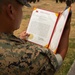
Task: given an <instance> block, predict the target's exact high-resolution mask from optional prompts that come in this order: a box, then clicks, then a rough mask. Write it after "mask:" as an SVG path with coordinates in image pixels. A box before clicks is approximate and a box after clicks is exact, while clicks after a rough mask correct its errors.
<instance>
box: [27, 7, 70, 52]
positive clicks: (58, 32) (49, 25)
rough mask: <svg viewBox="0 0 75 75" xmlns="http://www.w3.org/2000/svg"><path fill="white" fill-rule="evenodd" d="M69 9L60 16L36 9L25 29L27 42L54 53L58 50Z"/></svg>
mask: <svg viewBox="0 0 75 75" xmlns="http://www.w3.org/2000/svg"><path fill="white" fill-rule="evenodd" d="M70 9H71V8H70V7H69V8H67V9H66V10H64V11H63V13H62V14H60V13H55V12H50V11H46V10H42V9H38V8H36V9H35V10H33V12H32V16H31V19H30V22H29V25H28V28H27V33H28V34H30V36H29V38H28V41H31V42H34V43H36V44H38V45H41V46H44V47H46V48H49V49H50V50H52V51H53V52H54V53H56V50H57V48H58V45H59V42H60V39H61V36H62V33H63V30H64V27H65V24H66V21H67V18H68V15H69V12H70Z"/></svg>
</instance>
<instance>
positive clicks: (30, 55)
mask: <svg viewBox="0 0 75 75" xmlns="http://www.w3.org/2000/svg"><path fill="white" fill-rule="evenodd" d="M11 45H12V44H11ZM11 45H10V44H5V45H2V47H0V49H1V50H0V75H53V73H54V72H55V71H56V68H57V67H58V63H57V60H56V58H55V55H54V54H53V53H52V52H51V51H50V50H47V49H46V48H43V47H41V46H38V45H35V44H33V43H30V42H26V43H25V44H14V45H13V47H12V46H11Z"/></svg>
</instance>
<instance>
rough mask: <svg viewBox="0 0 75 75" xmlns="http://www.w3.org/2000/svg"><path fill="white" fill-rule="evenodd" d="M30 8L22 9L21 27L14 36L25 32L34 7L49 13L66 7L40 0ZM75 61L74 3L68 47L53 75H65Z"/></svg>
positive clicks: (74, 5) (47, 0) (52, 1)
mask: <svg viewBox="0 0 75 75" xmlns="http://www.w3.org/2000/svg"><path fill="white" fill-rule="evenodd" d="M31 5H32V7H31V8H27V7H23V19H22V23H21V27H20V29H19V30H17V31H15V32H14V34H15V35H16V36H19V34H20V33H21V32H22V31H24V30H26V28H27V26H28V23H29V19H30V15H31V12H32V11H33V8H34V7H37V8H42V9H45V10H49V11H54V12H58V11H63V10H64V9H65V7H66V4H65V3H64V2H63V3H56V2H55V0H41V1H40V2H39V3H35V4H33V3H32V4H31ZM74 60H75V3H73V4H72V19H71V31H70V38H69V47H68V52H67V55H66V58H65V60H64V62H63V64H62V66H61V67H60V69H59V70H58V72H57V73H56V74H55V75H67V72H68V70H69V69H70V67H71V65H72V63H73V61H74Z"/></svg>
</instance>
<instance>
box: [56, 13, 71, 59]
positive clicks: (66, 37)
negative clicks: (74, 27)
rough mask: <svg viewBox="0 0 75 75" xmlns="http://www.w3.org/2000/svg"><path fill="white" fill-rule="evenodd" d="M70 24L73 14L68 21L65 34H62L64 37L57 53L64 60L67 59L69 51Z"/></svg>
mask: <svg viewBox="0 0 75 75" xmlns="http://www.w3.org/2000/svg"><path fill="white" fill-rule="evenodd" d="M70 22H71V13H70V14H69V17H68V19H67V22H66V26H65V29H64V31H63V34H62V37H61V40H60V43H59V46H58V49H57V53H58V54H60V55H61V56H62V58H63V59H64V58H65V55H66V53H67V50H68V43H69V33H70Z"/></svg>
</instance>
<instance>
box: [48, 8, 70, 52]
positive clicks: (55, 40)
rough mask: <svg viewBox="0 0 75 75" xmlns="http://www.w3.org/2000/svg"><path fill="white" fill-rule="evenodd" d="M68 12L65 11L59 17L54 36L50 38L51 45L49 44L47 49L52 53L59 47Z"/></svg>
mask: <svg viewBox="0 0 75 75" xmlns="http://www.w3.org/2000/svg"><path fill="white" fill-rule="evenodd" d="M69 12H70V8H68V9H66V10H65V11H64V12H63V13H62V15H61V17H60V18H59V21H58V23H57V26H56V29H55V32H54V35H53V37H52V40H51V43H50V46H49V48H50V49H51V50H52V51H53V52H55V51H56V50H57V47H58V45H59V42H60V39H61V36H62V32H63V30H64V27H65V24H66V21H67V18H68V15H69Z"/></svg>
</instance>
